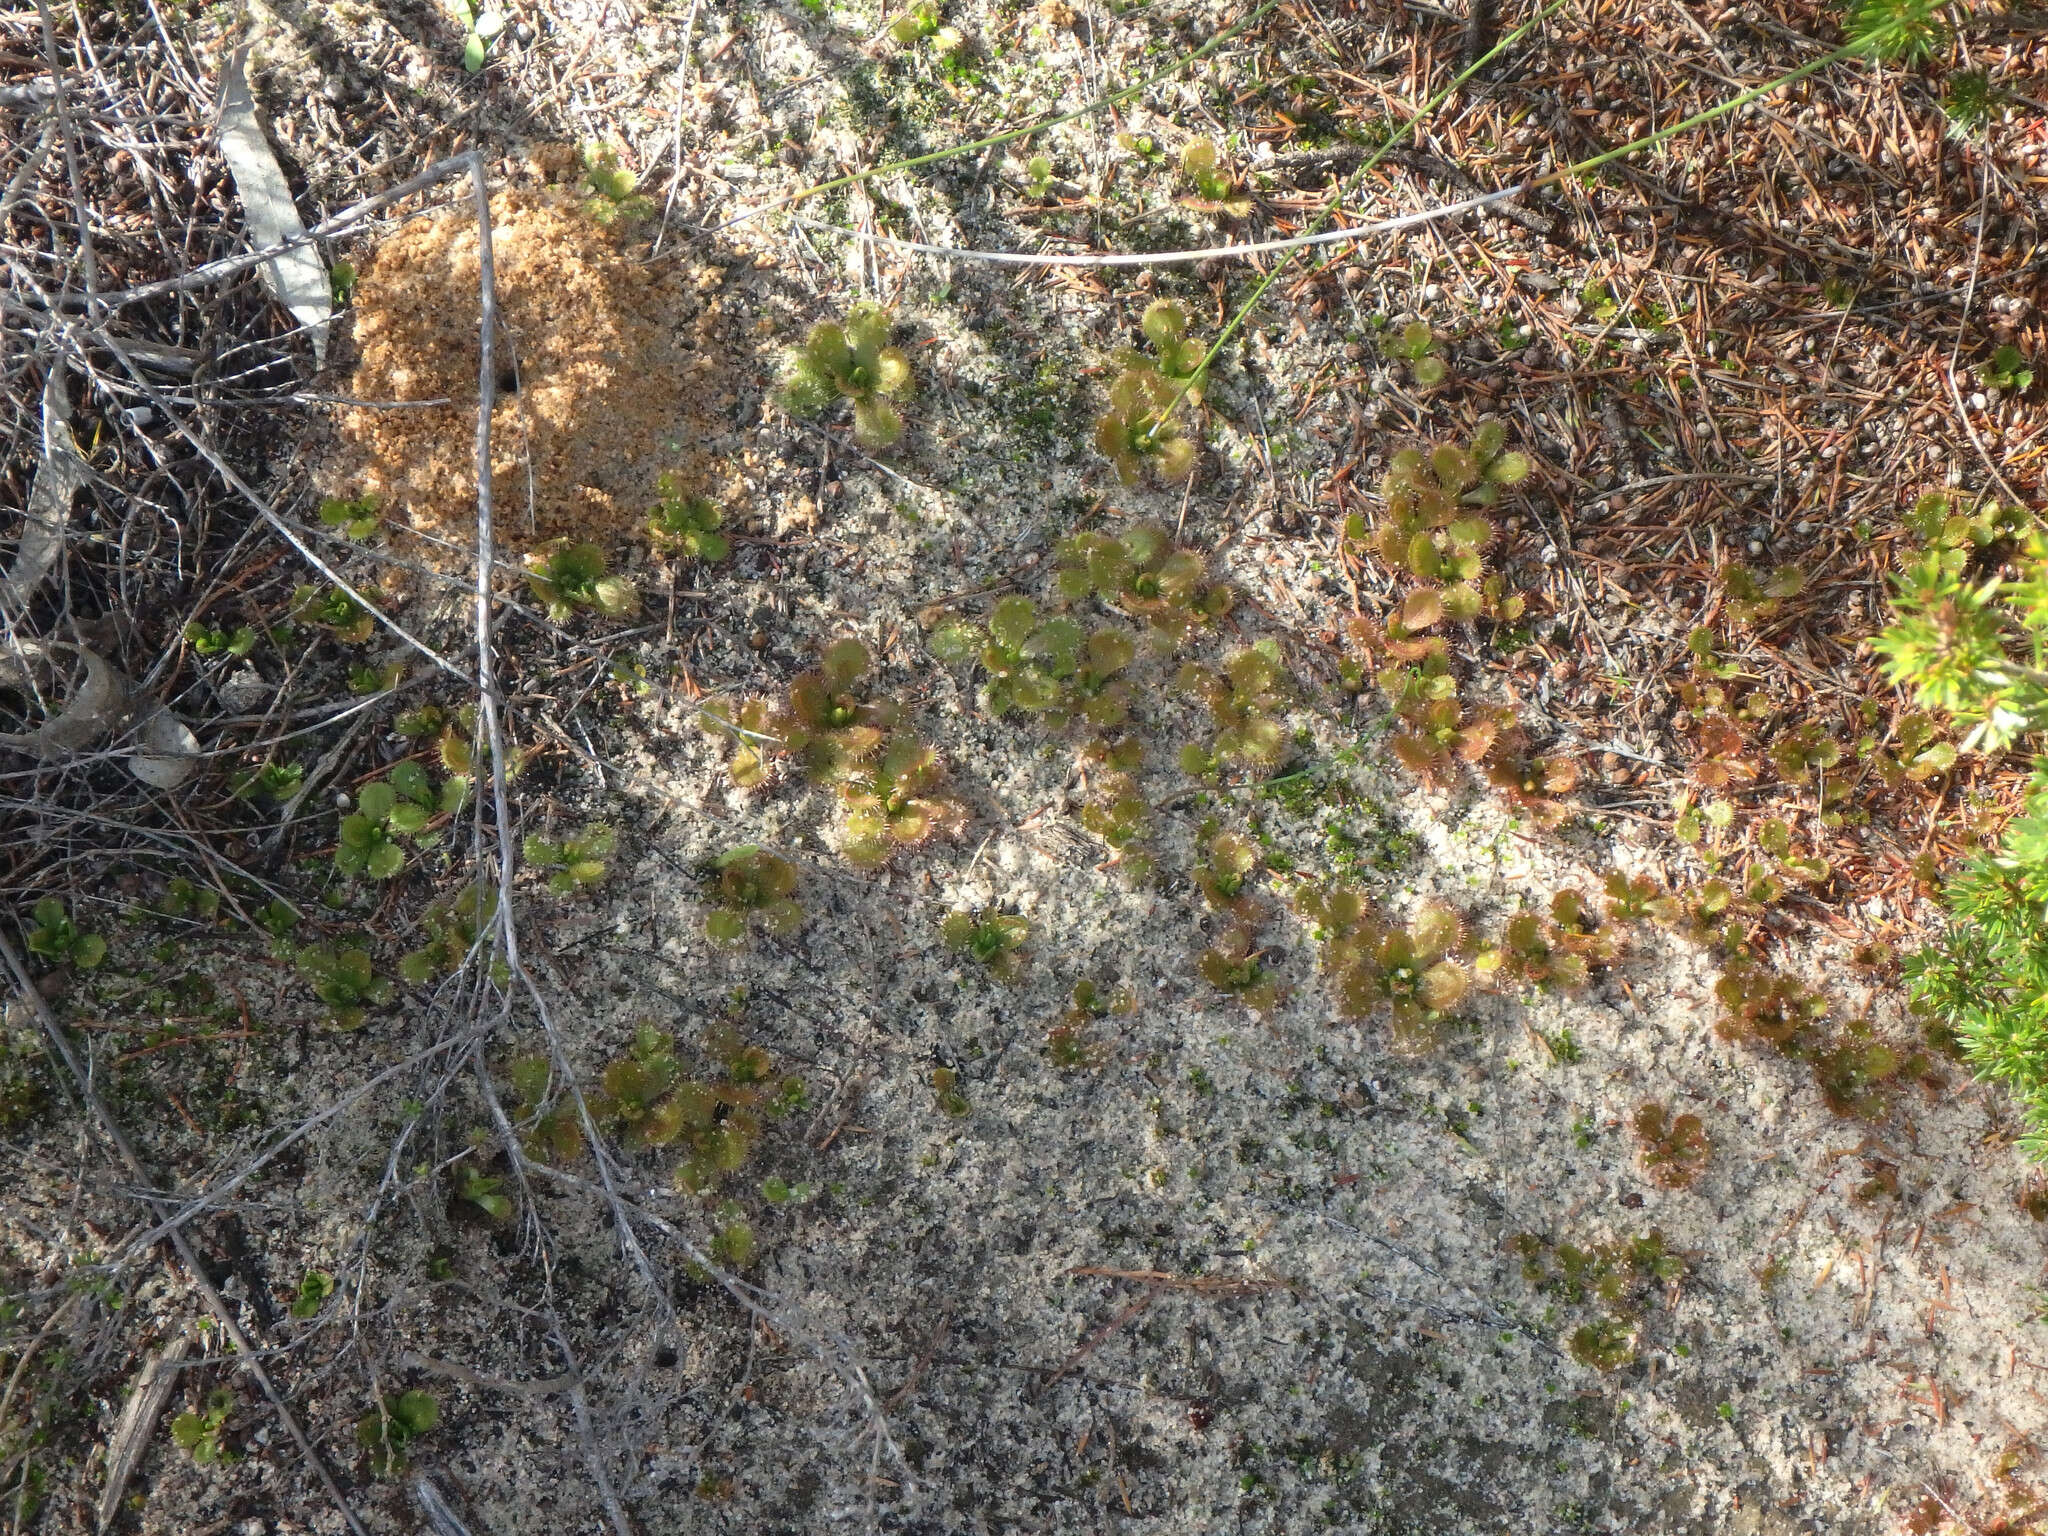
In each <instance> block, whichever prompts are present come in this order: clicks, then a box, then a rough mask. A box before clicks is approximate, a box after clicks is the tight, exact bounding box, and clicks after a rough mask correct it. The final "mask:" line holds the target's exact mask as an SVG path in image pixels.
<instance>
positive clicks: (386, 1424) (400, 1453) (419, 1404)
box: [356, 1388, 441, 1477]
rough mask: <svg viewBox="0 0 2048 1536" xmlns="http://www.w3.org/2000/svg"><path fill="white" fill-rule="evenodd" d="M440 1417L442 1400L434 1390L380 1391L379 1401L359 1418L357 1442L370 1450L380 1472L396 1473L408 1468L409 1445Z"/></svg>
mask: <svg viewBox="0 0 2048 1536" xmlns="http://www.w3.org/2000/svg"><path fill="white" fill-rule="evenodd" d="M440 1421H441V1404H440V1403H439V1402H438V1401H437V1400H436V1399H435V1397H434V1394H433V1393H431V1392H422V1391H419V1390H418V1389H417V1388H415V1389H414V1390H413V1391H410V1392H400V1393H398V1394H397V1395H396V1396H394V1397H385V1396H383V1395H382V1394H379V1396H378V1398H377V1405H376V1406H375V1407H374V1408H372V1409H371V1410H370V1411H369V1412H368V1413H366V1414H364V1415H363V1416H362V1417H361V1418H359V1419H357V1420H356V1444H357V1445H359V1446H361V1447H362V1448H363V1449H364V1450H366V1451H368V1452H369V1453H370V1469H371V1470H372V1471H373V1472H375V1473H376V1474H377V1476H379V1477H396V1476H397V1475H398V1474H399V1473H400V1472H403V1471H404V1470H405V1465H406V1455H405V1453H406V1448H407V1447H408V1446H410V1445H411V1444H412V1443H413V1442H414V1441H416V1440H418V1439H419V1438H420V1437H421V1436H423V1435H425V1434H426V1433H427V1431H428V1430H430V1429H432V1428H433V1427H434V1426H435V1425H436V1424H438V1423H440Z"/></svg>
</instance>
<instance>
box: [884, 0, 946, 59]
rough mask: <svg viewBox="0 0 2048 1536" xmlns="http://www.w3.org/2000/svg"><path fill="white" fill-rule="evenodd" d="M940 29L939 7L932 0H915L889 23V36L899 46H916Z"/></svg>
mask: <svg viewBox="0 0 2048 1536" xmlns="http://www.w3.org/2000/svg"><path fill="white" fill-rule="evenodd" d="M938 30H939V8H938V7H937V6H936V5H934V4H933V3H932V0H915V3H914V4H913V5H911V6H910V8H909V9H908V10H906V11H904V12H903V14H902V15H900V16H898V17H897V18H896V19H895V20H894V21H892V22H890V23H889V36H890V37H891V38H893V39H894V40H895V42H896V46H897V47H899V48H915V47H916V46H917V45H918V44H919V43H921V42H923V41H924V40H925V39H926V38H928V37H931V36H933V35H934V34H936V33H937V32H938Z"/></svg>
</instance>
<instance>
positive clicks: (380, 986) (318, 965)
mask: <svg viewBox="0 0 2048 1536" xmlns="http://www.w3.org/2000/svg"><path fill="white" fill-rule="evenodd" d="M298 964H299V974H300V975H302V976H304V977H305V978H306V980H307V981H308V982H309V983H311V985H312V988H313V995H314V996H315V997H317V998H318V999H319V1000H320V1001H321V1002H323V1003H325V1004H326V1005H327V1009H328V1012H327V1025H328V1027H329V1028H330V1029H339V1030H356V1029H361V1028H362V1027H363V1019H364V1018H365V1017H366V1016H367V1013H368V1010H369V1009H371V1008H376V1007H382V1006H383V1005H384V1004H385V1003H388V1002H390V1001H391V983H390V981H389V980H388V979H386V978H385V977H382V976H379V975H378V974H377V970H376V967H375V966H374V965H373V964H372V963H371V961H370V957H369V954H368V953H367V952H366V951H364V950H360V949H338V948H336V947H335V946H334V945H332V944H311V945H308V946H307V947H306V948H304V949H302V950H300V951H299V957H298Z"/></svg>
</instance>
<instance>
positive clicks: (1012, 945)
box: [939, 909, 1031, 981]
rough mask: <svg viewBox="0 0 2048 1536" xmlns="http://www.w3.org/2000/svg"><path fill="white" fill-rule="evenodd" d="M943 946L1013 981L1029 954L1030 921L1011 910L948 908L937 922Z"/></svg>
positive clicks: (997, 978) (997, 977) (990, 971)
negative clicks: (971, 910)
mask: <svg viewBox="0 0 2048 1536" xmlns="http://www.w3.org/2000/svg"><path fill="white" fill-rule="evenodd" d="M939 937H940V938H941V939H943V940H944V941H945V944H946V948H948V949H950V950H952V951H953V952H954V953H955V954H959V955H965V956H966V957H967V958H968V959H970V960H972V961H973V962H974V963H975V964H976V965H978V966H980V967H981V968H982V969H983V970H985V971H987V972H988V973H989V975H990V976H992V977H994V978H995V979H996V980H997V981H1015V980H1016V979H1017V977H1018V976H1019V975H1020V974H1022V972H1023V969H1024V962H1025V961H1026V960H1028V959H1029V958H1030V955H1029V954H1028V953H1027V952H1026V950H1025V948H1024V945H1025V943H1026V942H1027V941H1028V940H1029V939H1030V937H1031V922H1030V920H1029V919H1028V918H1025V917H1021V916H1019V915H1018V914H1017V913H1014V912H996V911H992V910H988V909H983V910H981V911H978V912H968V911H959V912H948V913H947V914H946V918H945V921H944V922H942V923H940V925H939Z"/></svg>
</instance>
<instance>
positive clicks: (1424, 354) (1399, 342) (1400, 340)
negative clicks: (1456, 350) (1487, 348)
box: [1387, 320, 1451, 389]
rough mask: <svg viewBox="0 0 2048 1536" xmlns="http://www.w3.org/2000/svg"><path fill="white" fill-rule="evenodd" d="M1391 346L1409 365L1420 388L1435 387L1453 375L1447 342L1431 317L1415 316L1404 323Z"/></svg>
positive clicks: (1392, 350) (1389, 349) (1410, 373)
mask: <svg viewBox="0 0 2048 1536" xmlns="http://www.w3.org/2000/svg"><path fill="white" fill-rule="evenodd" d="M1387 350H1388V351H1389V352H1390V353H1392V354H1393V355H1394V356H1395V357H1398V358H1400V359H1401V361H1402V362H1404V363H1406V364H1407V365H1408V374H1409V377H1411V378H1412V379H1414V380H1415V387H1416V388H1418V389H1434V388H1436V386H1437V385H1439V384H1441V383H1443V381H1444V380H1445V379H1446V378H1447V377H1449V375H1450V371H1451V365H1450V364H1449V363H1448V362H1446V361H1445V359H1444V349H1443V343H1442V342H1440V341H1438V340H1437V339H1436V333H1435V332H1434V331H1432V330H1431V329H1430V328H1429V322H1428V321H1427V320H1411V321H1409V322H1408V323H1407V324H1406V325H1404V326H1402V327H1401V334H1400V335H1399V336H1397V337H1395V338H1394V339H1393V340H1392V341H1390V342H1388V343H1387Z"/></svg>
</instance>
